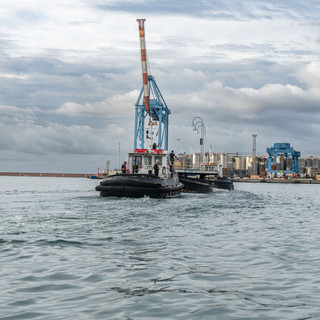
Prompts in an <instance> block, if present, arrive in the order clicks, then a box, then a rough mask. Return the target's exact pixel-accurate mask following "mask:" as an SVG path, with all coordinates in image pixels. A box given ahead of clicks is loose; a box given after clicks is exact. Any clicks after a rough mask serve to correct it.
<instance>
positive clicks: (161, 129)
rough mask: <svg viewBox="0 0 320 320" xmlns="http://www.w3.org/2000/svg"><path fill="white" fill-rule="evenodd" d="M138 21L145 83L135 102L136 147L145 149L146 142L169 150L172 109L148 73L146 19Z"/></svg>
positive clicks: (151, 146)
mask: <svg viewBox="0 0 320 320" xmlns="http://www.w3.org/2000/svg"><path fill="white" fill-rule="evenodd" d="M137 21H138V23H139V34H140V49H141V66H142V82H143V85H142V89H141V91H140V95H139V97H138V100H137V102H136V104H135V127H134V148H135V149H137V148H138V147H140V149H142V150H143V149H145V143H146V144H147V145H146V149H157V150H168V122H169V114H170V109H169V108H168V106H167V104H166V102H165V101H164V99H163V96H162V94H161V92H160V90H159V88H158V86H157V83H156V81H155V79H154V77H153V76H151V75H149V74H148V67H147V50H146V43H145V30H144V22H145V19H137ZM146 120H147V121H146ZM145 122H147V124H145ZM138 145H139V146H138Z"/></svg>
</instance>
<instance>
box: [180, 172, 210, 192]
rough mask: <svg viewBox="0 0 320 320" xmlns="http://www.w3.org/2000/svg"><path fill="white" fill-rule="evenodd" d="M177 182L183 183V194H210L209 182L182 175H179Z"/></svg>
mask: <svg viewBox="0 0 320 320" xmlns="http://www.w3.org/2000/svg"><path fill="white" fill-rule="evenodd" d="M179 181H180V182H182V183H183V185H184V187H183V189H182V191H183V192H192V193H211V192H212V186H211V182H210V181H208V180H204V179H197V178H190V177H186V176H183V175H179Z"/></svg>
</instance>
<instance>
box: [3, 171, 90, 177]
mask: <svg viewBox="0 0 320 320" xmlns="http://www.w3.org/2000/svg"><path fill="white" fill-rule="evenodd" d="M92 175H94V174H92V173H48V172H0V176H10V177H62V178H90V176H92Z"/></svg>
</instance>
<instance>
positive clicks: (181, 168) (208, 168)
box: [173, 162, 219, 174]
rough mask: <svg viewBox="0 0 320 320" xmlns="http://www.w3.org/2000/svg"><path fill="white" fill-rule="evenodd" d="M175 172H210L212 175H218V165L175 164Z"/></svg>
mask: <svg viewBox="0 0 320 320" xmlns="http://www.w3.org/2000/svg"><path fill="white" fill-rule="evenodd" d="M173 167H174V170H175V171H177V172H186V173H193V172H208V173H212V174H217V173H218V172H219V170H218V164H217V163H201V164H198V165H194V164H186V163H182V162H179V163H175V164H174V166H173Z"/></svg>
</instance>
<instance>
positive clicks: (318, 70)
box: [0, 0, 320, 173]
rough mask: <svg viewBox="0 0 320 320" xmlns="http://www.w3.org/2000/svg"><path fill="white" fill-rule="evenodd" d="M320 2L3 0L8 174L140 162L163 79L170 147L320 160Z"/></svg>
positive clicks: (0, 123) (2, 128) (0, 96)
mask: <svg viewBox="0 0 320 320" xmlns="http://www.w3.org/2000/svg"><path fill="white" fill-rule="evenodd" d="M319 16H320V1H316V0H309V1H305V0H277V1H273V0H232V1H222V0H198V1H194V0H192V1H191V0H174V1H172V0H68V1H65V0H51V1H43V0H42V1H41V0H18V1H12V0H0V21H1V24H0V171H30V172H79V173H94V172H96V170H97V167H100V168H102V167H103V166H104V164H105V162H106V161H107V160H110V161H111V169H113V168H117V167H118V166H119V162H121V163H122V162H123V161H124V160H126V159H127V154H128V152H130V151H132V150H133V143H134V141H133V140H134V112H135V109H134V105H135V103H136V101H137V99H138V96H139V93H140V90H141V87H142V75H141V57H140V40H139V32H138V23H137V22H136V19H137V18H145V19H146V22H145V32H146V47H147V55H148V61H149V65H150V70H151V71H150V72H151V74H152V75H153V76H154V78H155V80H156V82H157V85H158V87H159V88H160V91H161V93H162V95H163V97H164V99H165V101H166V103H167V105H168V107H169V108H170V110H171V114H170V120H169V123H170V125H169V149H170V151H171V150H172V149H173V150H175V152H176V153H177V151H178V149H179V151H180V152H186V153H193V152H199V151H200V144H199V138H200V137H199V135H197V134H195V133H194V132H193V131H192V125H191V124H192V119H193V118H194V117H196V116H199V117H201V118H202V119H203V122H204V125H205V127H206V149H207V150H208V149H209V146H212V150H213V151H214V152H216V153H220V152H228V153H240V154H251V152H252V144H253V143H252V141H253V139H252V134H253V133H255V134H257V135H258V136H257V153H259V154H266V148H267V147H270V146H272V145H273V143H275V142H288V143H290V144H291V146H293V148H294V149H295V150H298V151H300V152H301V155H302V157H307V156H310V155H313V156H317V157H320V145H319V136H320V60H319V52H320V22H319Z"/></svg>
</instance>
